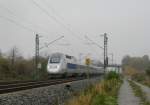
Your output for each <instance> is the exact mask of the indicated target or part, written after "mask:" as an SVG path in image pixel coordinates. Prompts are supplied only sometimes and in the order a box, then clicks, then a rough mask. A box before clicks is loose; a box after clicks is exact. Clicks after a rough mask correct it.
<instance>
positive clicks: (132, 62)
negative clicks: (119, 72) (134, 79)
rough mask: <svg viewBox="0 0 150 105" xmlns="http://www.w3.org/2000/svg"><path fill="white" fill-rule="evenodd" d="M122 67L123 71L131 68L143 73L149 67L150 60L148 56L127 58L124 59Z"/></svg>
mask: <svg viewBox="0 0 150 105" xmlns="http://www.w3.org/2000/svg"><path fill="white" fill-rule="evenodd" d="M122 65H123V69H124V68H125V67H126V66H130V67H133V68H134V69H136V70H137V71H140V72H143V71H144V70H145V69H146V68H148V67H149V65H150V60H149V57H148V55H144V56H143V57H130V56H125V57H124V58H123V59H122Z"/></svg>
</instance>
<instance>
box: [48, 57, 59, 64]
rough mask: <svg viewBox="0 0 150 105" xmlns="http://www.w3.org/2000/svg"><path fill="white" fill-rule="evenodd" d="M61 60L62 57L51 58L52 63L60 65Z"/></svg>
mask: <svg viewBox="0 0 150 105" xmlns="http://www.w3.org/2000/svg"><path fill="white" fill-rule="evenodd" d="M60 59H61V57H60V56H52V57H51V58H50V61H49V62H50V63H60Z"/></svg>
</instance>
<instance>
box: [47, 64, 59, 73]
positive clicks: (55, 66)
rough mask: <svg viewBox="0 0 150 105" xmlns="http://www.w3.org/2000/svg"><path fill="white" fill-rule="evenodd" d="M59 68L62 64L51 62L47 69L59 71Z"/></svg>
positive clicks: (51, 71) (54, 71)
mask: <svg viewBox="0 0 150 105" xmlns="http://www.w3.org/2000/svg"><path fill="white" fill-rule="evenodd" d="M59 69H60V65H57V64H56V65H54V64H53V65H51V64H49V65H48V66H47V71H48V72H49V73H58V72H59Z"/></svg>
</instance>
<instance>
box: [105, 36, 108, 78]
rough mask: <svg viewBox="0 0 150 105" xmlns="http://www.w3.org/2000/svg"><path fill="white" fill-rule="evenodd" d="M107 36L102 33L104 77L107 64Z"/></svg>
mask: <svg viewBox="0 0 150 105" xmlns="http://www.w3.org/2000/svg"><path fill="white" fill-rule="evenodd" d="M107 41H108V38H107V34H106V33H104V75H105V74H106V66H107V63H108V56H107Z"/></svg>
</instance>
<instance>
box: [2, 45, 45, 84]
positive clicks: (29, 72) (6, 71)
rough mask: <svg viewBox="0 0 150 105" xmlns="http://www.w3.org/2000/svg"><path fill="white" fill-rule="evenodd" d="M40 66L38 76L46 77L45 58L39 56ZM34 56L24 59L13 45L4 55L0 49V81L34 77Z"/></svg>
mask: <svg viewBox="0 0 150 105" xmlns="http://www.w3.org/2000/svg"><path fill="white" fill-rule="evenodd" d="M40 61H41V63H42V68H41V70H39V74H40V78H42V79H44V78H46V76H47V74H46V64H47V58H45V57H40ZM34 65H35V62H34V57H33V58H28V59H25V58H24V57H23V56H22V55H21V53H20V52H19V49H18V48H17V47H13V48H12V49H11V50H10V51H9V52H8V54H7V56H4V54H2V52H1V50H0V81H4V80H5V81H7V80H29V79H34V77H35V75H36V74H35V66H34Z"/></svg>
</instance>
